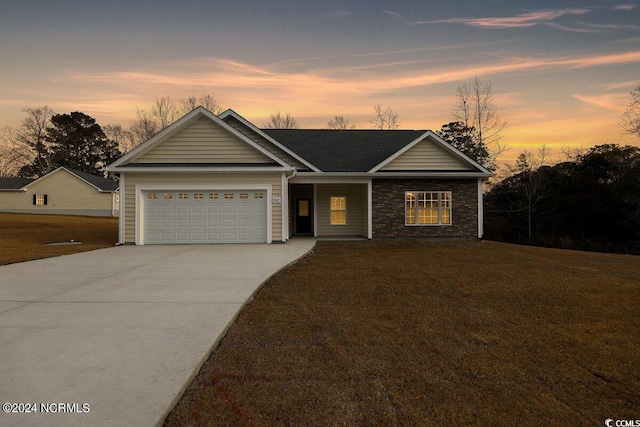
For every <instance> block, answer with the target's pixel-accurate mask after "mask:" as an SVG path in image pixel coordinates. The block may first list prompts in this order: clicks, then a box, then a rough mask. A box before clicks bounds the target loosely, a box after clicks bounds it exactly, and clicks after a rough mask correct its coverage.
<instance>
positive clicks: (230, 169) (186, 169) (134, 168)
mask: <svg viewBox="0 0 640 427" xmlns="http://www.w3.org/2000/svg"><path fill="white" fill-rule="evenodd" d="M292 170H293V169H292V168H291V167H284V166H276V167H257V168H248V167H233V166H224V167H211V166H206V167H193V166H179V167H171V166H152V167H139V166H118V167H116V168H113V169H110V171H111V172H113V173H122V172H141V173H144V172H168V173H174V172H181V173H183V172H195V173H201V172H244V173H246V172H290V171H292Z"/></svg>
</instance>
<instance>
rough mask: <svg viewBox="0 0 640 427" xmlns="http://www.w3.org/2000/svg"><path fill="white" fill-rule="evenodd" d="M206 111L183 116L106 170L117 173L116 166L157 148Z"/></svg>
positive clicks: (200, 109) (199, 110)
mask: <svg viewBox="0 0 640 427" xmlns="http://www.w3.org/2000/svg"><path fill="white" fill-rule="evenodd" d="M204 111H207V110H205V109H204V108H202V107H198V108H196V109H194V110H192V111H191V112H189V113H187V114H185V115H184V116H182V117H181V118H179V119H178V120H176V121H175V122H173V123H172V124H170V125H169V126H167V127H166V128H164V129H162V130H161V131H160V132H158V133H156V134H155V135H153V136H152V137H151V138H149V139H147V140H146V141H144V142H142V143H141V144H139V145H138V146H136V147H135V148H133V149H132V150H131V151H129V152H128V153H126V154H124V155H123V156H122V157H120V158H119V159H118V160H116V161H115V162H113V163H111V164H110V165H108V166H107V167H106V170H107V171H109V172H112V171H115V169H114V168H115V167H116V166H119V165H121V164H123V163H127V162H129V161H130V160H132V159H135V158H137V157H139V156H141V155H142V154H144V153H146V152H148V151H149V150H151V149H152V148H153V147H155V146H156V145H158V144H159V143H160V142H162V141H163V140H164V139H165V138H168V137H170V136H172V135H174V134H176V133H178V132H180V131H181V130H182V129H184V128H185V127H187V126H188V125H189V124H191V123H192V122H194V121H195V120H196V119H197V118H198V117H200V116H201V115H203V114H204Z"/></svg>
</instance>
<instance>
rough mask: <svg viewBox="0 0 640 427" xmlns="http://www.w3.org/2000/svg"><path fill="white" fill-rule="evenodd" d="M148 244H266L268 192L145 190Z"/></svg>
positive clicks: (259, 190)
mask: <svg viewBox="0 0 640 427" xmlns="http://www.w3.org/2000/svg"><path fill="white" fill-rule="evenodd" d="M141 198H142V202H143V206H144V208H143V212H142V214H143V221H142V222H143V224H144V234H143V235H144V243H145V244H203V243H265V242H267V241H268V239H267V236H268V227H267V224H268V215H267V209H268V206H267V191H266V190H261V189H258V190H256V189H246V190H245V189H240V190H230V189H226V190H225V189H207V190H175V189H173V190H169V189H161V190H145V191H142V192H141Z"/></svg>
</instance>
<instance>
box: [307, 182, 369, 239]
mask: <svg viewBox="0 0 640 427" xmlns="http://www.w3.org/2000/svg"><path fill="white" fill-rule="evenodd" d="M366 192H367V185H366V184H318V185H317V186H316V209H317V214H318V216H317V218H316V221H317V225H318V229H317V230H316V235H317V236H318V237H331V236H365V237H366V236H367V222H368V221H367V209H366V206H367V194H366ZM332 196H346V198H347V224H346V225H331V205H330V203H331V197H332Z"/></svg>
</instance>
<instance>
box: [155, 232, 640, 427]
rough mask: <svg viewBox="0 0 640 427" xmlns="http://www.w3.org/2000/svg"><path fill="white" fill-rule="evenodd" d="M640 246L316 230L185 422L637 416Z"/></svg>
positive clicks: (182, 417) (203, 378)
mask: <svg viewBox="0 0 640 427" xmlns="http://www.w3.org/2000/svg"><path fill="white" fill-rule="evenodd" d="M638 307H640V257H637V256H624V255H622V256H621V255H609V254H596V253H586V252H577V251H566V250H555V249H543V248H533V247H525V246H516V245H509V244H502V243H494V242H485V243H481V242H417V241H410V242H406V241H403V242H398V241H375V242H319V243H318V245H317V247H316V250H315V252H314V253H313V254H312V255H310V256H308V257H307V258H305V259H303V260H302V261H300V262H298V263H297V264H296V265H295V266H293V267H291V268H289V269H287V270H285V271H283V272H281V273H280V274H278V275H277V276H275V277H273V278H272V279H271V280H270V281H269V282H268V283H267V284H266V285H265V286H264V287H263V288H262V289H261V290H260V292H259V293H258V295H257V296H256V298H255V299H254V300H253V301H252V302H251V303H250V304H248V305H247V307H246V308H245V309H244V310H243V311H242V313H241V314H240V315H239V317H238V319H237V321H236V322H235V323H234V325H233V326H232V327H231V328H230V330H229V331H228V333H227V335H226V336H225V338H223V340H222V342H221V344H220V346H219V347H218V348H217V349H216V350H215V351H214V352H213V354H212V356H211V358H210V359H209V360H208V361H207V362H206V363H205V365H204V366H203V368H202V370H201V372H200V373H199V374H198V375H197V377H196V378H195V379H194V381H193V382H192V383H191V384H190V385H189V387H188V389H187V390H186V392H185V394H184V395H183V397H182V399H181V400H180V402H179V403H178V405H177V406H176V407H175V409H174V410H173V412H172V413H171V414H170V415H169V417H168V418H167V420H166V422H165V425H167V426H184V425H230V426H233V425H238V426H258V425H305V426H309V425H318V426H325V425H380V426H393V425H420V426H425V425H426V426H428V425H434V426H439V425H464V424H467V423H472V424H474V425H509V426H510V425H521V424H522V425H547V424H551V425H603V422H604V420H605V419H607V418H614V419H616V418H617V419H638V418H640V369H639V367H640V320H639V319H640V317H639V316H638Z"/></svg>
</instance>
